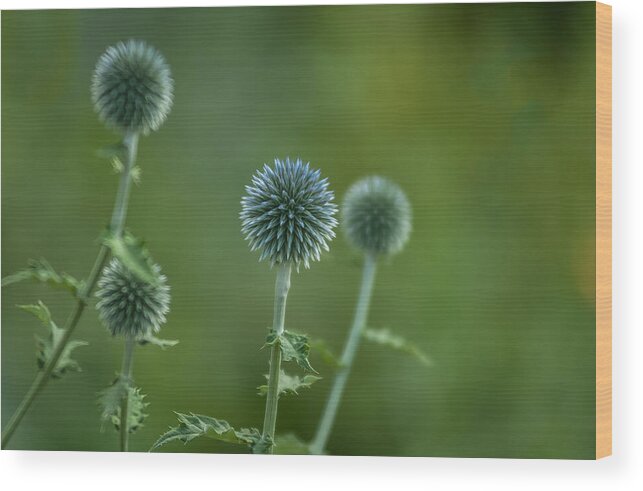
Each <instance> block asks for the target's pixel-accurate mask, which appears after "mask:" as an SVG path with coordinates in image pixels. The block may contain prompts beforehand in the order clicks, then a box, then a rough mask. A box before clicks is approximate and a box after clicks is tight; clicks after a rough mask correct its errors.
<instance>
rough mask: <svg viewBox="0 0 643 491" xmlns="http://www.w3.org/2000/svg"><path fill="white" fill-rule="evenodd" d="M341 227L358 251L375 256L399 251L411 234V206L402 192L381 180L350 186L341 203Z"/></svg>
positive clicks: (376, 177)
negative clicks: (342, 203)
mask: <svg viewBox="0 0 643 491" xmlns="http://www.w3.org/2000/svg"><path fill="white" fill-rule="evenodd" d="M342 221H343V222H342V226H343V227H344V230H345V231H346V235H347V237H348V240H349V241H350V242H351V243H352V244H353V245H354V246H355V247H357V248H358V249H361V250H362V251H364V252H367V253H371V254H375V255H389V254H395V253H397V252H399V251H401V250H402V248H403V247H404V245H405V244H406V242H407V240H408V239H409V235H410V233H411V205H410V204H409V201H408V199H407V198H406V195H405V194H404V191H402V189H401V188H400V187H399V186H398V185H397V184H394V183H392V182H391V181H389V180H387V179H384V178H383V177H378V176H373V177H366V178H364V179H362V180H360V181H358V182H356V183H355V184H353V185H352V186H351V187H350V189H349V190H348V192H347V193H346V197H345V199H344V207H343V209H342Z"/></svg>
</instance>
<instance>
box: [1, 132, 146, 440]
mask: <svg viewBox="0 0 643 491" xmlns="http://www.w3.org/2000/svg"><path fill="white" fill-rule="evenodd" d="M123 144H124V145H125V146H126V148H127V159H126V160H127V161H126V162H125V168H124V169H123V173H122V174H121V180H120V184H119V187H118V192H117V194H116V199H115V202H114V211H113V213H112V220H111V223H110V228H111V230H112V232H113V233H114V234H115V235H121V234H122V233H123V227H124V226H125V217H126V216H127V204H128V200H129V193H130V187H131V186H130V184H131V180H132V179H131V172H132V169H133V167H134V162H135V161H136V150H137V147H138V134H137V133H132V132H129V133H127V134H126V135H125V136H124V138H123ZM108 256H109V248H107V247H106V246H101V248H100V250H99V251H98V256H97V257H96V260H95V261H94V266H93V267H92V270H91V272H90V273H89V276H88V277H87V279H86V280H85V286H84V287H83V289H82V290H81V291H80V292H79V293H78V298H77V300H76V305H75V306H74V310H72V312H71V314H70V316H69V317H68V319H67V322H66V323H65V326H64V329H65V332H64V334H63V336H62V338H61V339H60V341H59V342H58V344H56V347H55V349H54V351H53V353H52V354H51V358H50V359H49V363H47V364H46V365H45V367H44V368H43V370H42V371H40V372H38V374H37V375H36V378H35V379H34V381H33V383H32V384H31V387H29V390H28V391H27V394H26V395H25V397H24V398H23V399H22V401H21V402H20V404H19V405H18V408H17V409H16V411H15V412H14V413H13V415H12V416H11V419H10V420H9V422H8V423H7V425H6V426H5V428H4V429H3V431H2V448H5V447H6V445H7V443H9V440H10V439H11V437H12V436H13V433H14V432H15V431H16V428H17V427H18V425H19V424H20V422H21V421H22V418H23V417H24V416H25V414H26V413H27V411H28V410H29V407H30V406H31V404H32V403H33V401H34V399H35V398H36V396H37V395H38V394H39V393H40V391H41V390H42V389H43V387H44V386H45V385H47V382H48V381H49V379H50V378H51V374H52V372H53V371H54V368H55V367H56V365H57V364H58V360H59V359H60V357H61V355H62V354H63V352H64V351H65V347H66V346H67V343H68V342H69V340H70V339H71V335H72V334H73V332H74V330H75V329H76V326H77V325H78V321H79V320H80V318H81V316H82V315H83V311H84V310H85V307H86V306H87V301H88V299H89V298H90V297H91V294H92V291H93V290H94V287H95V286H96V282H97V281H98V278H99V276H100V273H101V271H102V270H103V267H104V266H105V262H106V261H107V258H108Z"/></svg>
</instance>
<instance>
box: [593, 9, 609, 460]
mask: <svg viewBox="0 0 643 491" xmlns="http://www.w3.org/2000/svg"><path fill="white" fill-rule="evenodd" d="M611 454H612V7H611V6H610V5H606V4H603V3H599V2H596V459H600V458H602V457H606V456H608V455H611Z"/></svg>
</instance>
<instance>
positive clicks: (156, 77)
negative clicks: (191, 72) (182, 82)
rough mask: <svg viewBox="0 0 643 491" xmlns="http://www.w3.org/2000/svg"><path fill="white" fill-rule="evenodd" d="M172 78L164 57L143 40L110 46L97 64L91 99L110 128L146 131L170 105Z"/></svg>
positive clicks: (162, 118) (153, 127) (157, 124)
mask: <svg viewBox="0 0 643 491" xmlns="http://www.w3.org/2000/svg"><path fill="white" fill-rule="evenodd" d="M173 89H174V81H173V80H172V74H171V73H170V68H169V66H168V65H167V63H166V62H165V58H163V55H161V53H160V52H159V51H157V50H156V48H153V47H152V46H149V45H148V44H146V43H145V42H143V41H134V40H130V41H127V42H125V43H123V42H119V43H118V44H116V45H115V46H110V47H109V48H107V51H105V53H103V54H102V55H101V57H100V58H99V59H98V63H97V64H96V69H95V71H94V77H93V79H92V87H91V92H92V100H93V102H94V108H95V109H96V112H97V113H98V116H99V117H100V119H101V121H103V122H104V123H105V124H106V125H107V126H109V127H110V128H115V129H117V130H120V131H123V132H126V131H133V132H137V133H138V132H140V133H143V134H148V133H149V132H150V131H156V130H157V129H159V127H160V126H161V124H163V121H165V118H166V117H167V115H168V113H169V112H170V109H171V108H172V97H173V96H172V91H173Z"/></svg>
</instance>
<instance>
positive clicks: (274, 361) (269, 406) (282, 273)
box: [262, 264, 291, 453]
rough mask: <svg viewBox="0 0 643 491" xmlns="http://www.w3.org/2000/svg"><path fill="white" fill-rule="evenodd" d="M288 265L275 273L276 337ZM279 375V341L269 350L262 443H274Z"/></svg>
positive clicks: (281, 324) (285, 294)
mask: <svg viewBox="0 0 643 491" xmlns="http://www.w3.org/2000/svg"><path fill="white" fill-rule="evenodd" d="M290 269H291V267H290V264H282V265H281V266H279V270H278V271H277V281H276V282H275V311H274V318H273V321H272V330H273V331H274V332H275V334H277V335H278V336H279V335H281V334H282V333H283V332H284V320H285V318H286V299H287V298H288V290H289V289H290ZM280 373H281V346H280V344H279V341H278V340H277V342H276V343H275V344H274V345H273V346H272V348H271V349H270V371H269V373H268V393H267V395H266V413H265V415H264V419H263V434H262V438H263V440H264V442H274V441H275V427H276V426H277V406H278V404H279V375H280ZM272 452H273V445H272V443H271V444H270V445H267V447H266V453H272Z"/></svg>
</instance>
